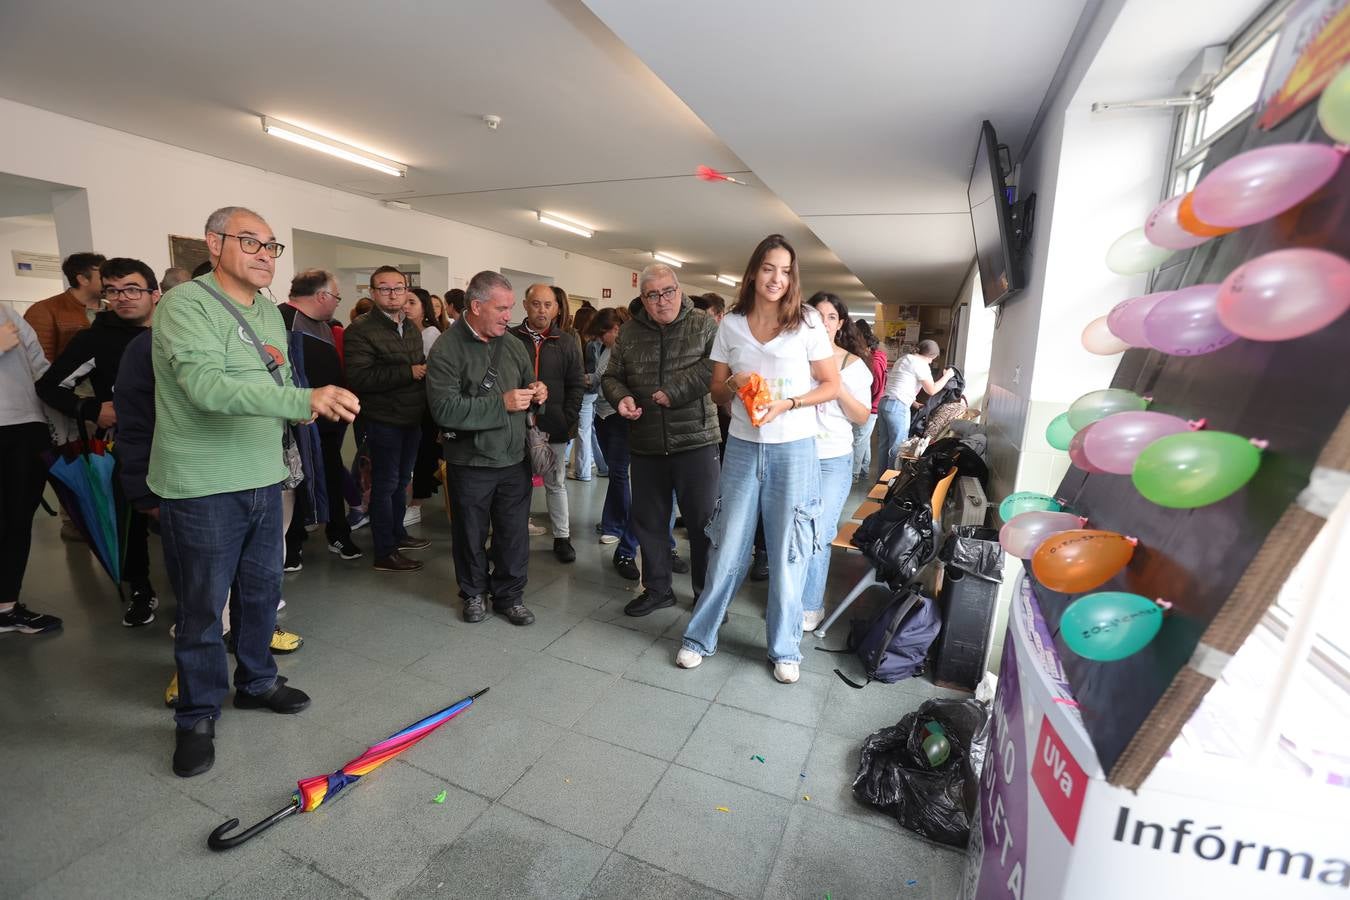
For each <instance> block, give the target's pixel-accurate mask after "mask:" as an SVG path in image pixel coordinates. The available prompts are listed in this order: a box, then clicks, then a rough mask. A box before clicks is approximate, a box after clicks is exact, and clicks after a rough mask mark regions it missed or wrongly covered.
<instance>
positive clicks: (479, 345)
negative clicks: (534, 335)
mask: <svg viewBox="0 0 1350 900" xmlns="http://www.w3.org/2000/svg"><path fill="white" fill-rule="evenodd" d="M494 350H497V354H496V355H497V379H496V383H495V384H494V385H493V386H492V389H491V390H489V391H486V392H481V393H480V392H479V390H478V388H479V387H480V386H481V385H482V383H483V376H484V375H485V374H486V373H487V369H488V366H489V364H490V363H491V361H492V356H493V351H494ZM533 382H534V364H533V363H532V362H530V358H529V357H528V356H527V355H526V354H525V345H524V344H522V343H521V342H520V338H518V337H516V336H515V335H513V334H504V335H502V336H501V337H497V338H493V339H492V340H491V341H484V340H483V339H482V338H480V337H479V336H478V335H477V334H475V333H474V331H473V328H472V327H470V326H469V324H468V322H467V321H465V320H462V319H461V320H460V321H459V322H458V323H457V324H456V325H455V327H454V328H451V329H450V330H449V331H447V332H445V334H443V335H441V336H440V337H439V338H437V339H436V343H435V344H434V345H433V346H432V348H431V355H430V356H429V357H427V400H428V402H429V403H430V404H431V417H432V418H433V419H435V420H436V423H437V424H438V425H440V426H441V427H442V428H447V429H450V430H451V431H454V432H455V433H456V435H457V436H456V438H455V439H454V440H451V441H447V442H446V444H445V461H446V462H447V463H449V464H451V465H457V466H482V467H485V468H490V469H500V468H503V467H505V466H514V465H519V464H520V463H521V462H522V461H523V460H524V459H525V429H526V422H525V420H526V414H525V412H524V411H521V412H513V413H508V412H507V411H506V405H505V404H504V403H503V401H502V392H503V391H513V390H517V389H519V388H525V387H529V386H530V385H531V384H532V383H533Z"/></svg>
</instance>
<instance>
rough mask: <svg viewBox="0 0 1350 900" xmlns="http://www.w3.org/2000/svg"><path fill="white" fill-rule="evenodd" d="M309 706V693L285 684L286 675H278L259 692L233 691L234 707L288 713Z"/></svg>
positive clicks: (296, 711)
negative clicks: (265, 688)
mask: <svg viewBox="0 0 1350 900" xmlns="http://www.w3.org/2000/svg"><path fill="white" fill-rule="evenodd" d="M307 706H309V695H308V694H306V693H305V692H304V691H302V690H298V689H296V688H293V687H287V686H286V676H284V675H278V676H277V680H276V681H275V682H273V684H272V686H271V687H270V688H268V689H267V690H266V691H264V692H263V693H261V694H245V693H244V692H243V691H235V692H234V708H235V709H270V710H271V711H272V712H274V713H282V714H283V715H290V714H291V713H298V712H300V710H302V709H304V708H305V707H307Z"/></svg>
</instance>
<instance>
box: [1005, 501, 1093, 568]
mask: <svg viewBox="0 0 1350 900" xmlns="http://www.w3.org/2000/svg"><path fill="white" fill-rule="evenodd" d="M1086 524H1087V519H1084V518H1083V517H1082V516H1075V515H1074V514H1073V513H1066V512H1024V513H1022V514H1021V515H1017V516H1013V517H1012V521H1011V522H1009V523H1008V524H1006V525H1004V526H1003V527H1002V528H1001V529H999V532H998V542H999V543H1000V544H1002V545H1003V549H1004V550H1006V551H1008V553H1010V554H1012V555H1013V556H1016V557H1017V558H1018V559H1031V555H1032V554H1033V553H1035V552H1036V548H1037V547H1039V546H1040V545H1041V541H1043V540H1045V539H1046V538H1048V537H1050V535H1052V534H1059V533H1060V532H1061V531H1073V530H1074V529H1076V528H1082V527H1083V526H1084V525H1086Z"/></svg>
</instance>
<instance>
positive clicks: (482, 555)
mask: <svg viewBox="0 0 1350 900" xmlns="http://www.w3.org/2000/svg"><path fill="white" fill-rule="evenodd" d="M515 303H516V298H515V294H514V293H513V292H512V290H511V282H509V281H507V280H506V278H504V277H503V276H502V275H500V274H498V273H496V272H492V271H487V272H479V273H478V274H477V275H475V276H473V278H472V279H471V280H470V281H469V287H468V288H467V290H466V291H465V298H464V304H465V308H464V315H463V316H461V317H460V319H459V320H458V322H457V324H456V326H455V327H454V328H451V329H449V330H448V331H446V332H445V333H444V334H443V335H441V339H440V340H438V341H436V344H435V345H434V346H433V347H432V348H431V356H430V357H429V358H428V359H427V400H428V402H429V403H430V404H431V417H432V418H433V419H435V420H436V423H437V424H438V425H440V426H441V427H442V428H444V429H445V430H446V433H447V437H446V441H445V470H446V481H447V482H448V483H447V485H446V490H447V491H448V492H449V495H450V539H451V550H452V553H453V556H454V560H455V581H456V582H458V584H459V596H460V598H461V599H463V601H464V621H466V622H481V621H483V619H485V618H486V617H487V609H486V607H487V599H488V594H489V592H490V593H491V597H492V606H493V609H495V610H496V611H497V612H500V613H502V614H503V615H505V616H506V618H507V619H508V620H509V621H510V622H511V624H512V625H529V624H530V623H531V622H533V621H534V614H533V613H531V612H530V611H529V610H528V609H526V608H525V604H524V603H522V602H521V598H522V597H523V596H524V594H525V582H526V575H527V569H528V564H529V557H530V535H529V531H528V528H529V519H530V489H531V475H530V464H529V462H528V461H527V460H526V456H525V428H526V422H525V419H526V413H527V412H528V410H529V408H530V406H531V405H532V404H541V405H542V404H543V403H544V402H545V401H547V400H548V388H547V387H545V386H544V383H543V382H541V381H536V380H535V377H534V364H533V363H532V362H531V361H530V358H529V356H528V355H526V353H525V345H524V344H522V343H521V342H520V340H519V339H518V338H516V337H515V336H514V335H510V334H507V333H506V329H507V326H508V325H509V324H510V322H511V310H512V309H514V308H515ZM489 525H491V527H492V570H491V572H489V571H488V551H487V540H488V526H489Z"/></svg>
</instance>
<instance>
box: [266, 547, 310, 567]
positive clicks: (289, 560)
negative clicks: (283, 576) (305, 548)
mask: <svg viewBox="0 0 1350 900" xmlns="http://www.w3.org/2000/svg"><path fill="white" fill-rule="evenodd" d="M272 558H273V559H276V557H275V556H274V557H272ZM304 567H305V563H304V561H303V560H301V558H300V551H299V550H297V551H295V552H294V553H287V554H286V564H285V565H284V566H282V567H281V568H282V569H283V570H284V571H287V572H299V571H300V570H301V569H303V568H304Z"/></svg>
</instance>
